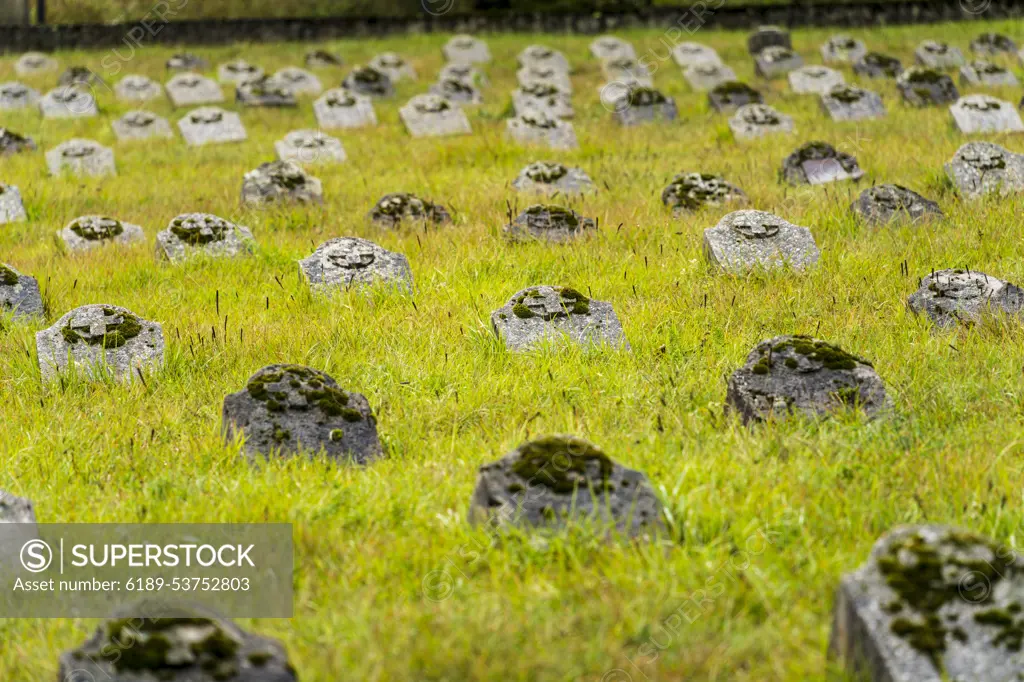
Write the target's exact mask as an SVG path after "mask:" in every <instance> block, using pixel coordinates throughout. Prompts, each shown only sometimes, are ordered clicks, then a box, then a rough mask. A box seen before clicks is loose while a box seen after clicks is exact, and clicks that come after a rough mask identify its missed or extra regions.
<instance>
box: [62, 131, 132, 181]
mask: <svg viewBox="0 0 1024 682" xmlns="http://www.w3.org/2000/svg"><path fill="white" fill-rule="evenodd" d="M46 166H47V168H49V170H50V174H51V175H60V174H61V173H63V172H64V171H68V172H70V173H71V174H73V175H93V176H96V175H115V174H116V173H117V167H116V166H115V165H114V152H113V150H112V149H110V148H109V147H104V146H103V145H101V144H100V143H98V142H94V141H92V140H83V139H81V138H75V139H72V140H68V141H67V142H61V143H60V144H59V145H57V146H56V147H54V148H53V149H51V150H50V151H48V152H46Z"/></svg>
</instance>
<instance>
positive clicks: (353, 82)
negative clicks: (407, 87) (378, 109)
mask: <svg viewBox="0 0 1024 682" xmlns="http://www.w3.org/2000/svg"><path fill="white" fill-rule="evenodd" d="M342 86H343V87H344V88H345V89H346V90H349V91H351V92H353V93H355V94H357V95H366V96H367V97H391V96H392V95H394V94H395V87H394V85H392V83H391V79H390V78H389V77H388V76H387V74H385V73H384V72H383V71H380V70H379V69H375V68H373V67H372V66H356V67H355V68H353V69H352V71H351V72H349V74H348V75H347V76H345V80H344V81H342Z"/></svg>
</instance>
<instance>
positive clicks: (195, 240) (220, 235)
mask: <svg viewBox="0 0 1024 682" xmlns="http://www.w3.org/2000/svg"><path fill="white" fill-rule="evenodd" d="M253 243H254V241H253V236H252V232H250V231H249V228H247V227H242V226H241V225H235V224H234V223H231V222H229V221H227V220H224V219H223V218H220V217H218V216H215V215H211V214H209V213H183V214H182V215H179V216H177V217H175V218H173V219H172V220H171V222H170V224H169V225H168V226H167V229H166V230H164V231H163V232H160V233H158V234H157V235H156V245H157V253H158V254H159V255H160V256H161V257H163V258H166V259H167V260H169V261H171V262H177V261H182V260H185V259H186V258H189V257H192V256H196V255H206V256H211V257H217V258H220V257H224V258H230V257H233V256H238V255H242V254H248V253H250V252H251V251H252V248H253Z"/></svg>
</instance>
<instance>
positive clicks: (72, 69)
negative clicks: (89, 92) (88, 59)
mask: <svg viewBox="0 0 1024 682" xmlns="http://www.w3.org/2000/svg"><path fill="white" fill-rule="evenodd" d="M57 85H59V86H69V85H80V86H83V87H84V88H90V87H92V86H94V85H101V86H105V85H106V83H104V82H103V79H102V78H100V77H99V76H98V75H97V74H96V73H94V72H93V71H92V70H90V69H89V68H87V67H85V66H69V67H68V68H67V69H66V70H65V71H64V73H62V74H61V75H60V78H59V79H58V80H57Z"/></svg>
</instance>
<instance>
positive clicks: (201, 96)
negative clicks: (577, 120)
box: [164, 73, 224, 107]
mask: <svg viewBox="0 0 1024 682" xmlns="http://www.w3.org/2000/svg"><path fill="white" fill-rule="evenodd" d="M164 87H165V88H167V96H168V97H169V98H170V100H171V104H173V105H174V106H176V107H191V106H195V105H197V104H215V103H217V102H223V101H224V93H223V92H221V89H220V86H219V85H217V81H215V80H213V79H212V78H207V77H206V76H200V75H199V74H198V73H179V74H177V75H176V76H174V77H173V78H171V80H169V81H167V83H166V85H165V86H164Z"/></svg>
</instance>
